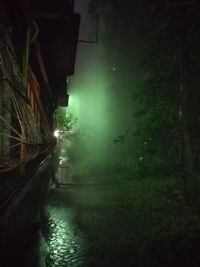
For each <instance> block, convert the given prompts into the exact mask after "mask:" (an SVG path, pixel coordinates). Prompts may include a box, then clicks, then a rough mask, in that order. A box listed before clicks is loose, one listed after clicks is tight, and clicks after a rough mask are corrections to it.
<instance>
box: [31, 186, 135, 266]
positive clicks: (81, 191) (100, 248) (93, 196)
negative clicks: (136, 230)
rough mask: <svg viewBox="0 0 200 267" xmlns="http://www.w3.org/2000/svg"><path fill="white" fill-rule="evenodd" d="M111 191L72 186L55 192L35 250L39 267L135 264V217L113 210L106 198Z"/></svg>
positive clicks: (50, 199) (42, 221) (44, 214)
mask: <svg viewBox="0 0 200 267" xmlns="http://www.w3.org/2000/svg"><path fill="white" fill-rule="evenodd" d="M109 190H112V188H111V186H110V185H109V186H106V185H68V186H65V187H61V188H59V189H56V190H54V191H52V192H51V194H50V195H49V198H48V202H47V205H46V207H45V210H44V212H43V214H42V219H41V223H42V226H41V230H40V236H39V240H38V242H39V244H38V245H37V249H36V252H35V258H37V260H38V262H37V266H38V267H43V266H49V267H57V266H59V267H65V266H73V267H79V266H80V267H85V266H134V248H131V247H130V244H131V238H132V236H131V235H130V223H131V217H129V218H128V217H127V214H123V213H122V212H120V209H117V208H116V209H114V210H110V207H109V206H110V205H109V202H107V200H106V199H104V197H103V196H105V191H107V192H106V195H107V194H108V191H109ZM34 264H35V263H34Z"/></svg>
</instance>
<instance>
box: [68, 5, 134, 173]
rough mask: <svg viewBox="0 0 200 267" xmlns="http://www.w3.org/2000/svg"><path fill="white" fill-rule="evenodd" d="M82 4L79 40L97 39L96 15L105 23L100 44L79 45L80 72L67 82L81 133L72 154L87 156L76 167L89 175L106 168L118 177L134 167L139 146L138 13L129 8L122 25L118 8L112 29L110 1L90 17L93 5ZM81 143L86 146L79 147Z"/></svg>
mask: <svg viewBox="0 0 200 267" xmlns="http://www.w3.org/2000/svg"><path fill="white" fill-rule="evenodd" d="M128 2H129V1H128ZM81 3H82V1H77V2H76V12H79V13H81V27H80V32H79V39H81V40H91V41H92V40H94V39H95V34H96V33H95V31H96V20H95V13H97V12H98V13H99V16H100V20H99V31H98V42H97V43H94V44H90V43H84V42H78V46H77V55H76V64H75V74H74V75H73V76H71V77H70V79H69V83H68V91H69V95H70V98H69V107H68V112H70V113H72V114H73V115H74V116H75V117H76V118H77V125H76V131H77V129H79V135H76V137H75V139H76V140H75V139H74V140H73V143H74V144H73V145H72V148H71V149H72V150H73V149H74V151H73V155H74V154H76V153H77V154H81V155H82V156H80V155H77V157H76V158H77V159H79V161H80V162H78V160H77V161H76V163H73V164H74V168H78V169H79V170H80V169H81V168H83V169H84V168H85V169H87V171H86V170H83V169H82V171H83V172H85V171H86V172H87V173H88V172H90V170H91V169H92V170H94V169H95V174H96V175H97V174H99V173H101V172H102V169H104V171H103V173H105V172H106V170H107V171H108V170H109V171H111V172H114V169H115V170H117V173H119V170H121V171H122V169H126V170H127V166H128V168H129V169H131V168H133V166H132V165H133V164H132V159H133V157H136V155H135V154H134V147H135V146H136V145H137V144H136V140H135V139H134V136H133V131H134V128H135V120H134V117H133V112H134V110H136V104H135V103H134V99H133V92H134V90H136V83H137V75H138V73H137V63H136V58H137V57H136V55H137V53H138V51H136V43H135V41H134V34H133V32H134V31H135V29H134V28H132V24H133V23H134V21H133V18H132V15H133V13H132V12H128V13H127V11H128V6H127V10H126V14H127V17H126V19H125V18H124V19H123V20H122V19H121V20H120V21H118V18H119V15H120V12H121V11H120V10H119V9H117V10H115V11H114V12H115V14H116V17H115V18H114V17H113V21H112V20H110V18H109V20H110V23H112V25H113V29H112V30H111V29H110V25H107V19H106V17H107V16H108V17H109V16H110V15H111V13H112V12H113V11H112V10H111V9H112V6H110V4H109V3H107V4H106V5H105V6H104V7H103V8H101V7H100V8H98V6H97V8H96V9H95V11H93V12H91V13H90V14H89V13H88V4H86V2H85V3H84V4H83V3H82V4H81ZM123 6H124V5H123ZM119 7H120V6H119ZM109 9H110V10H109ZM121 14H123V13H121ZM110 33H112V35H111V34H110ZM131 35H132V37H130V36H131ZM134 57H135V59H134ZM77 139H79V140H77ZM80 139H81V145H80V146H79V147H77V144H78V143H80ZM83 162H87V163H86V164H84V163H83ZM80 165H81V166H82V167H81V168H80ZM83 165H84V167H83ZM122 165H123V166H122ZM125 165H126V166H125ZM77 166H79V167H77ZM91 167H92V168H91ZM98 168H99V169H98ZM100 169H101V170H100ZM129 171H131V170H129ZM75 172H76V171H75ZM91 172H92V171H91Z"/></svg>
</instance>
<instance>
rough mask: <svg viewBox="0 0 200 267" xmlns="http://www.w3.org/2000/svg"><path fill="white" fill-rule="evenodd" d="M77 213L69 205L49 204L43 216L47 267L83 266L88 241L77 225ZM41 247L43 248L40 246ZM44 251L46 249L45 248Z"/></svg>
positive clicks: (44, 258)
mask: <svg viewBox="0 0 200 267" xmlns="http://www.w3.org/2000/svg"><path fill="white" fill-rule="evenodd" d="M74 220H75V211H74V210H73V208H71V207H67V205H66V206H65V205H60V203H59V200H57V202H54V201H53V202H51V201H50V202H49V204H48V205H47V206H46V209H45V212H44V214H43V216H42V234H43V236H44V239H43V240H41V242H43V246H45V247H46V256H45V257H43V265H44V262H45V264H46V266H52V267H56V266H60V267H62V266H83V265H82V264H83V262H84V260H85V258H86V251H87V249H86V244H87V242H86V239H85V237H84V234H83V233H82V232H81V231H80V230H79V229H78V227H77V225H76V223H75V221H74ZM40 247H41V246H40ZM43 249H44V248H43Z"/></svg>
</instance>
